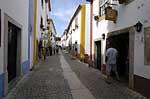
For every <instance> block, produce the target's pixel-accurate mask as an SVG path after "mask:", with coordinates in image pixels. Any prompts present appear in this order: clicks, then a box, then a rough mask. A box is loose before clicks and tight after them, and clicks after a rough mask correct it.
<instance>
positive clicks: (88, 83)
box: [6, 51, 147, 99]
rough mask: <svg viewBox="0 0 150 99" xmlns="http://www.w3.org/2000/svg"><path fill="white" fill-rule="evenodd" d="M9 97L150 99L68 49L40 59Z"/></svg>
mask: <svg viewBox="0 0 150 99" xmlns="http://www.w3.org/2000/svg"><path fill="white" fill-rule="evenodd" d="M6 99H147V98H145V97H143V96H141V95H140V94H138V93H136V92H133V91H132V90H130V89H128V88H127V87H126V86H124V85H123V84H120V83H119V82H117V81H113V83H112V84H107V83H106V82H105V80H104V77H103V76H102V74H101V73H100V71H98V70H96V69H93V68H89V67H88V66H87V65H86V64H84V63H81V62H79V61H78V60H74V59H72V57H71V55H70V54H68V53H67V52H66V51H62V52H61V53H60V54H58V55H53V56H49V57H48V58H47V59H46V61H43V60H42V61H40V62H39V63H38V65H36V66H35V69H34V70H33V71H30V72H29V73H28V74H27V75H25V76H24V77H23V79H22V80H21V81H19V83H18V84H17V85H16V87H15V88H13V89H12V91H11V92H10V93H9V94H8V96H7V97H6Z"/></svg>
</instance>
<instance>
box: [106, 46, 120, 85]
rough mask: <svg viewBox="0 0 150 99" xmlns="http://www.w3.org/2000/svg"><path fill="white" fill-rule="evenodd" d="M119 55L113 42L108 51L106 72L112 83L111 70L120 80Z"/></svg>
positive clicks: (108, 81) (108, 80) (108, 79)
mask: <svg viewBox="0 0 150 99" xmlns="http://www.w3.org/2000/svg"><path fill="white" fill-rule="evenodd" d="M117 56H118V51H117V49H115V48H114V46H113V45H112V44H109V45H108V49H107V51H106V74H107V80H106V81H107V83H111V81H110V79H111V77H110V75H111V72H112V71H113V72H115V75H116V78H117V80H119V75H118V72H117Z"/></svg>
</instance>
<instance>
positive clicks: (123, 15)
mask: <svg viewBox="0 0 150 99" xmlns="http://www.w3.org/2000/svg"><path fill="white" fill-rule="evenodd" d="M149 4H150V1H149V0H134V1H133V2H131V3H129V4H127V5H124V4H122V5H120V4H118V6H116V7H115V9H117V10H118V18H117V22H116V24H115V23H113V22H112V21H107V20H101V21H99V22H98V24H96V21H94V19H93V40H94V39H97V38H101V35H102V34H103V33H108V32H112V31H116V30H120V29H124V28H126V27H130V26H133V25H135V24H136V23H137V22H138V21H140V22H142V23H143V24H144V26H150V22H149V21H150V10H149V9H150V7H149ZM97 6H98V0H95V1H94V5H93V9H94V10H93V11H94V14H98V10H96V9H99V8H98V7H97ZM147 20H148V22H147ZM138 35H139V34H137V33H135V53H134V54H135V56H134V58H135V59H134V74H136V75H139V76H142V77H146V78H150V66H144V44H143V43H140V44H139V42H138V40H137V39H138V38H139V36H138ZM140 35H141V36H143V32H142V33H141V34H140ZM104 42H105V41H104ZM105 46H106V44H105V43H103V49H102V54H103V55H104V54H105ZM93 52H94V44H93ZM103 62H104V60H103Z"/></svg>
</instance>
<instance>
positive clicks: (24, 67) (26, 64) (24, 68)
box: [22, 60, 30, 75]
mask: <svg viewBox="0 0 150 99" xmlns="http://www.w3.org/2000/svg"><path fill="white" fill-rule="evenodd" d="M29 69H30V65H29V61H28V60H27V61H25V62H23V63H22V73H23V75H24V74H26V73H27V72H28V71H29Z"/></svg>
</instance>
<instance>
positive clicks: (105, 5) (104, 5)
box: [99, 0, 110, 16]
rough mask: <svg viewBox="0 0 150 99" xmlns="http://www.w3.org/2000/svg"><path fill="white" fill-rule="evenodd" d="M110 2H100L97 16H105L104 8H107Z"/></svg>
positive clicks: (101, 0) (103, 0)
mask: <svg viewBox="0 0 150 99" xmlns="http://www.w3.org/2000/svg"><path fill="white" fill-rule="evenodd" d="M109 1H110V0H100V8H99V15H100V16H103V15H105V8H106V7H107V6H108V3H109Z"/></svg>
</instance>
